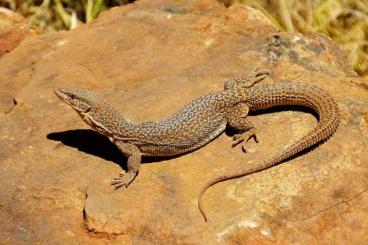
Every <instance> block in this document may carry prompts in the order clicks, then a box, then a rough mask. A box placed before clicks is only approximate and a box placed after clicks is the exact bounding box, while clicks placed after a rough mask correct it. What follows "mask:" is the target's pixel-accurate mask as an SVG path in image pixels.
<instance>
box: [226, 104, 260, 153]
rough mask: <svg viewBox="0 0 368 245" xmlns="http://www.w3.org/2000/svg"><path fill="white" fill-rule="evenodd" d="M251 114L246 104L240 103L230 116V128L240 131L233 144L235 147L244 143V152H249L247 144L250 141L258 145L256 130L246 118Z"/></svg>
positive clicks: (234, 137)
mask: <svg viewBox="0 0 368 245" xmlns="http://www.w3.org/2000/svg"><path fill="white" fill-rule="evenodd" d="M248 112H249V107H248V106H247V105H246V104H245V103H240V104H238V105H236V106H235V107H234V108H232V109H231V111H230V112H229V114H228V123H229V126H230V127H232V128H234V129H236V130H238V131H240V133H238V134H235V135H234V136H233V140H234V142H233V144H232V146H233V147H235V146H237V145H239V144H240V143H242V150H243V152H247V150H246V148H245V144H246V143H247V142H248V141H249V140H250V139H252V138H253V139H254V141H255V142H256V143H258V139H257V136H256V129H255V127H254V125H253V123H252V122H250V121H249V120H248V119H247V118H246V117H247V115H248Z"/></svg>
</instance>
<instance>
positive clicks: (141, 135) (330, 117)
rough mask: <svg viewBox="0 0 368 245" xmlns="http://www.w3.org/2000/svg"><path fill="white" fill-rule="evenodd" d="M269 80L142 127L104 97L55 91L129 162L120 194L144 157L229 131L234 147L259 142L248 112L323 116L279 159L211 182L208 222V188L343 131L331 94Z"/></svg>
mask: <svg viewBox="0 0 368 245" xmlns="http://www.w3.org/2000/svg"><path fill="white" fill-rule="evenodd" d="M269 74H270V73H269V71H265V70H263V71H255V72H254V73H253V74H251V75H250V76H248V77H241V78H235V79H232V80H229V81H227V82H225V89H224V90H223V91H219V92H215V93H211V94H208V95H206V96H202V97H199V98H198V99H195V100H193V101H191V102H190V103H188V104H187V105H186V106H184V107H183V108H182V109H180V110H178V111H177V112H176V113H174V114H173V115H171V116H170V117H168V118H167V119H164V120H162V121H159V122H145V123H140V124H132V123H130V122H128V121H127V120H125V119H124V117H123V115H121V114H120V113H119V112H118V111H117V110H115V109H114V107H113V106H111V105H110V104H109V103H108V102H107V101H106V100H105V99H104V98H103V97H101V96H100V95H98V94H97V93H95V92H93V91H91V90H87V89H80V88H63V89H55V94H56V95H57V96H58V97H59V98H60V99H61V100H62V101H64V102H65V103H67V104H68V105H69V106H71V107H72V108H73V109H74V110H75V111H76V112H77V113H78V114H79V115H80V116H81V118H82V119H83V121H84V122H86V123H87V124H88V125H90V126H91V127H92V128H93V129H94V130H96V131H97V132H99V133H101V134H103V135H105V136H107V137H108V138H109V139H110V141H111V142H113V143H114V144H116V146H117V147H118V148H119V149H120V151H121V152H122V153H123V154H125V155H126V156H127V158H128V171H127V172H126V173H123V172H122V173H121V174H120V175H119V177H117V178H115V179H114V180H113V181H112V185H114V186H115V188H119V187H122V186H125V187H127V186H128V185H129V184H130V183H131V182H132V181H133V180H134V178H135V177H136V175H137V174H138V171H139V166H140V163H141V157H142V156H170V155H177V154H182V153H186V152H190V151H193V150H195V149H197V148H199V147H202V146H203V145H205V144H207V143H208V142H210V141H211V140H213V139H214V138H215V137H217V136H218V135H219V134H221V133H222V132H223V131H224V130H225V128H226V125H229V126H230V127H233V128H235V129H237V130H238V131H239V134H237V135H235V136H234V144H233V146H235V145H238V144H241V143H242V144H245V143H246V142H247V141H248V140H249V139H250V138H252V137H253V138H254V139H255V140H256V141H257V138H256V136H255V130H254V126H253V125H252V124H251V123H250V122H249V121H248V119H247V118H246V117H247V114H248V112H249V111H254V110H260V109H264V108H268V107H272V106H277V105H301V106H306V107H309V108H311V109H313V110H315V111H316V112H317V113H318V114H319V117H320V118H319V119H320V120H319V124H318V126H317V127H316V128H315V129H314V130H313V131H311V132H310V133H309V134H307V135H306V136H305V137H303V138H302V139H301V140H299V141H297V142H296V143H295V144H293V145H292V146H290V147H289V148H288V149H286V150H285V151H284V152H282V153H281V154H280V155H279V156H277V157H275V158H272V159H271V160H270V161H267V162H265V163H263V164H261V165H259V166H257V167H255V168H252V169H246V170H242V171H238V172H234V173H229V174H225V175H222V176H219V177H217V178H215V179H213V180H210V181H209V182H207V184H206V185H205V186H204V187H203V188H202V189H201V191H200V194H199V197H198V206H199V209H200V211H201V213H202V214H203V216H204V218H205V220H206V221H207V216H206V215H205V213H204V211H203V205H202V202H201V200H202V196H203V194H204V192H205V190H206V189H207V188H208V187H210V186H212V185H214V184H215V183H217V182H220V181H225V180H227V179H233V178H238V177H241V176H244V175H247V174H250V173H255V172H259V171H262V170H264V169H267V168H270V167H272V166H274V165H277V164H279V163H281V162H283V161H285V160H287V159H289V158H291V157H293V156H294V155H295V154H296V153H298V152H300V151H302V150H304V149H307V148H309V147H310V146H312V145H315V144H317V143H319V142H321V141H323V140H325V139H327V138H328V137H330V136H331V135H332V134H333V133H334V131H335V130H336V128H337V127H338V124H339V113H338V108H337V105H336V103H335V102H334V100H333V99H332V97H331V96H329V95H328V93H326V92H325V91H324V90H322V89H320V88H318V87H316V86H313V85H308V84H304V83H299V82H288V81H284V82H282V81H280V82H278V83H276V84H263V85H262V84H261V83H259V82H260V81H262V80H263V79H264V78H265V77H267V76H268V75H269ZM243 149H244V150H245V148H244V146H243Z"/></svg>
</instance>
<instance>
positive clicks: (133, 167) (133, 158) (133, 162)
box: [111, 141, 142, 189]
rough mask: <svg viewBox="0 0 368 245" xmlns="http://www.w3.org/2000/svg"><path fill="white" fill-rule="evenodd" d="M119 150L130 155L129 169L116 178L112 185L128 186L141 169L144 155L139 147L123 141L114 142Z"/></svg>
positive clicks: (116, 187)
mask: <svg viewBox="0 0 368 245" xmlns="http://www.w3.org/2000/svg"><path fill="white" fill-rule="evenodd" d="M114 143H115V144H116V146H117V147H118V148H119V150H120V151H121V152H122V153H123V154H124V155H125V156H127V157H128V171H127V172H126V173H124V172H123V171H122V172H121V173H120V174H119V176H118V177H116V178H114V180H113V181H112V182H111V185H113V186H114V187H115V189H118V188H120V187H122V186H125V187H128V185H129V184H130V183H132V181H133V180H134V178H135V177H136V176H137V174H138V171H139V166H140V164H141V159H142V155H141V152H140V151H139V149H138V147H137V146H135V145H133V144H131V143H125V142H121V141H116V142H114Z"/></svg>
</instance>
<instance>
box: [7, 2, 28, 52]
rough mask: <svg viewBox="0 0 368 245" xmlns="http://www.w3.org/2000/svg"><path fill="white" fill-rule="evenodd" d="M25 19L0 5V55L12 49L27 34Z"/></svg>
mask: <svg viewBox="0 0 368 245" xmlns="http://www.w3.org/2000/svg"><path fill="white" fill-rule="evenodd" d="M26 26H27V20H26V19H25V18H24V17H23V16H21V15H19V14H17V13H15V12H13V11H11V10H9V9H6V8H3V7H0V57H1V56H3V55H4V54H6V53H8V52H10V51H12V50H13V49H15V48H16V47H18V45H19V44H20V43H21V42H22V41H23V39H24V38H25V37H26V36H27V35H28V34H29V31H28V29H27V27H26Z"/></svg>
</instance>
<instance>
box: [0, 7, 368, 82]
mask: <svg viewBox="0 0 368 245" xmlns="http://www.w3.org/2000/svg"><path fill="white" fill-rule="evenodd" d="M133 1H134V0H0V6H1V7H3V8H7V9H9V10H12V11H14V12H17V13H18V14H20V15H22V16H24V17H25V18H27V20H28V22H27V23H28V27H29V28H31V29H33V30H35V31H36V32H39V33H44V32H51V31H59V30H71V29H74V28H76V27H77V26H78V25H80V24H83V23H88V22H90V21H92V20H93V19H95V18H96V17H97V16H98V14H99V13H101V12H102V11H105V10H107V9H109V8H112V7H114V6H118V5H124V4H129V3H131V2H133ZM214 1H215V0H214ZM218 1H219V2H220V3H221V4H223V5H225V6H226V7H229V6H231V5H232V4H234V3H235V2H237V3H241V4H246V5H249V6H252V7H254V8H256V9H258V10H260V11H261V12H263V13H264V14H265V15H266V17H267V18H269V19H270V21H271V22H272V23H273V24H274V25H275V26H277V27H278V28H280V29H282V30H285V31H288V32H299V33H303V34H305V35H308V34H311V33H314V32H320V33H324V34H326V35H327V36H329V37H331V38H332V39H333V40H335V41H336V42H337V43H339V45H340V47H341V48H342V49H343V51H344V52H345V55H346V57H347V59H348V60H349V62H350V64H351V66H352V67H353V68H354V70H355V71H356V72H357V73H358V74H359V75H361V76H363V77H365V78H368V42H367V40H368V35H367V34H368V0H361V1H359V0H288V1H285V0H218Z"/></svg>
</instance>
